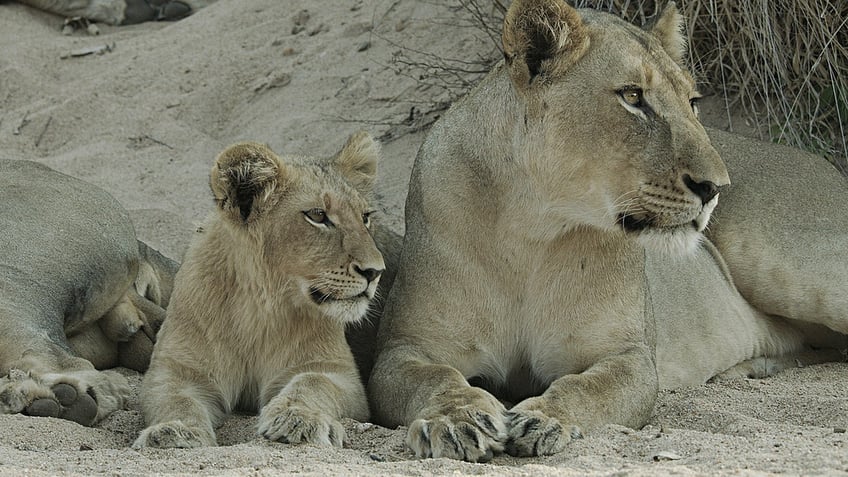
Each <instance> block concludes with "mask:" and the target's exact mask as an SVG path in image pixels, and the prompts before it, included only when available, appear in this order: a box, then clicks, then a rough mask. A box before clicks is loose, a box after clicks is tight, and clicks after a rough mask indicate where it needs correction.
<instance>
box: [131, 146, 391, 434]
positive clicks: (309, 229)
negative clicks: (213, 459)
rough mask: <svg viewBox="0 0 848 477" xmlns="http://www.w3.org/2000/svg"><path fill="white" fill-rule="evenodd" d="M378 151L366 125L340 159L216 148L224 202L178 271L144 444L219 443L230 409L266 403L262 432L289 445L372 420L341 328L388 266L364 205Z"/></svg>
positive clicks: (144, 393) (147, 401) (147, 399)
mask: <svg viewBox="0 0 848 477" xmlns="http://www.w3.org/2000/svg"><path fill="white" fill-rule="evenodd" d="M378 154H379V147H378V144H377V143H376V142H375V141H374V140H373V139H372V138H371V136H369V135H368V134H367V133H364V132H363V133H357V134H354V135H353V136H351V137H350V139H349V140H348V142H347V144H346V145H345V146H344V147H343V148H342V150H341V151H340V152H339V153H338V154H336V155H335V156H333V157H331V158H310V157H295V156H289V157H286V158H285V159H281V158H279V157H278V156H277V155H276V154H274V152H272V151H271V150H270V149H269V148H268V147H266V146H263V145H261V144H256V143H240V144H235V145H233V146H230V147H229V148H227V149H226V150H225V151H223V152H222V153H221V154H220V155H219V156H218V158H217V160H216V162H215V165H214V166H213V168H212V172H211V178H210V185H211V188H212V193H213V195H214V197H215V202H216V204H217V205H218V207H217V211H216V212H215V213H213V214H212V215H211V216H210V219H209V221H208V224H207V225H206V226H205V227H204V232H203V233H201V234H200V235H199V236H198V237H197V238H196V239H195V241H194V242H193V243H192V245H191V247H190V249H189V252H188V253H187V255H186V258H185V261H184V262H183V265H182V268H181V269H180V271H179V273H178V274H177V279H176V283H175V290H174V296H173V299H172V301H171V303H170V306H169V308H168V317H167V319H166V320H165V324H164V325H163V327H162V329H161V331H160V333H159V335H158V339H157V343H156V347H155V350H154V353H153V357H152V360H151V365H150V370H149V371H148V373H147V375H146V376H145V378H144V382H143V386H142V390H141V406H142V409H143V411H144V416H145V419H146V422H147V424H148V426H149V427H148V428H147V429H145V430H144V431H142V433H141V435H140V436H139V437H138V439H137V440H136V442H135V444H134V446H135V447H136V448H141V447H196V446H213V445H215V444H216V441H215V432H214V430H213V429H214V428H215V427H217V426H218V425H220V424H221V423H222V421H223V419H224V418H225V417H226V415H227V414H228V413H229V412H230V411H231V410H233V409H234V408H242V409H247V410H256V409H258V410H259V411H260V414H259V433H260V434H261V435H263V436H265V437H266V438H268V439H270V440H274V441H281V442H289V443H298V442H308V443H314V444H326V445H335V446H341V445H342V441H343V437H344V429H343V428H342V426H341V424H340V423H339V419H340V418H342V417H350V418H354V419H358V420H366V419H368V416H369V411H368V404H367V401H366V398H365V389H364V386H363V384H362V382H361V381H360V376H359V373H358V371H357V368H356V365H355V363H354V358H353V356H352V354H351V350H350V348H349V347H348V345H347V343H346V342H345V325H346V324H351V323H355V322H358V321H359V320H361V319H362V317H363V316H364V315H365V313H366V311H367V310H368V307H369V304H370V303H371V300H372V298H374V295H375V291H376V289H377V283H378V282H379V281H380V276H381V274H382V273H383V270H384V268H385V267H384V261H383V258H382V256H381V254H380V251H379V250H378V249H377V246H376V245H375V243H374V239H373V238H372V235H371V232H370V230H369V229H370V228H371V220H372V219H371V213H372V209H370V208H369V202H368V200H367V199H368V198H369V197H370V196H371V193H372V188H373V184H374V179H375V174H376V170H377V161H378Z"/></svg>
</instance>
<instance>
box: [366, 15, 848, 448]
mask: <svg viewBox="0 0 848 477" xmlns="http://www.w3.org/2000/svg"><path fill="white" fill-rule="evenodd" d="M680 24H681V19H680V17H679V14H678V13H677V11H676V9H675V8H674V7H673V6H672V7H670V8H667V9H666V10H665V11H664V12H663V14H662V16H661V18H659V19H658V20H657V21H656V22H655V23H654V26H653V27H652V28H651V29H650V30H648V31H643V30H640V29H638V28H636V27H634V26H632V25H629V24H626V23H624V22H623V21H621V20H619V19H617V18H615V17H613V16H611V15H608V14H605V13H600V12H596V11H591V10H579V11H577V10H573V9H571V7H569V6H568V5H566V3H565V2H563V1H561V0H514V1H513V2H512V4H511V7H510V11H509V12H508V14H507V16H506V21H505V25H504V50H505V54H506V59H505V62H503V63H501V64H499V65H498V66H496V67H495V69H494V70H493V71H492V72H491V73H490V75H489V76H488V77H487V78H486V79H484V80H483V82H482V83H481V84H480V85H479V86H478V87H477V88H476V89H475V90H474V91H472V92H471V93H470V94H469V95H468V96H466V97H465V98H464V99H462V100H461V101H459V102H458V103H457V104H455V105H454V106H453V107H452V108H451V110H450V111H448V113H446V114H445V115H444V116H443V118H442V119H441V120H440V121H439V122H438V123H437V124H435V125H434V126H433V129H432V130H431V132H430V134H429V135H428V137H427V139H426V140H425V142H424V144H423V145H422V147H421V150H420V151H419V154H418V157H417V159H416V162H415V166H414V168H413V172H412V178H411V182H410V190H409V196H408V199H407V204H406V230H407V232H406V237H405V241H404V249H403V252H402V256H401V263H402V264H403V266H402V268H401V269H400V270H399V271H398V274H397V278H396V280H395V284H394V287H393V289H392V291H391V293H390V295H389V298H388V301H387V303H386V310H385V315H384V317H383V322H382V323H381V328H380V340H379V341H380V344H379V347H380V349H379V353H378V356H377V358H376V362H375V366H374V370H373V372H372V375H371V379H370V381H369V386H368V389H369V396H370V398H371V399H372V400H373V402H372V406H373V407H372V410H373V412H374V415H375V419H376V420H377V421H378V422H379V423H381V424H384V425H388V426H397V425H406V426H409V431H408V438H407V442H408V443H409V445H410V446H411V447H412V449H413V450H414V451H415V453H416V454H417V455H418V456H422V457H450V458H457V459H464V460H468V461H485V460H487V459H489V458H491V457H492V455H493V454H495V453H497V452H500V451H505V452H507V453H509V454H511V455H516V456H524V455H541V454H551V453H555V452H559V451H562V450H563V449H564V448H565V446H566V445H567V443H568V442H569V440H570V439H572V438H574V437H576V436H579V435H580V432H581V429H582V430H591V429H593V428H595V427H596V426H599V425H602V424H607V423H616V424H622V425H626V426H641V425H643V424H644V423H645V422H646V421H647V419H648V417H649V416H650V415H651V411H652V407H653V404H654V400H655V398H656V393H657V389H658V388H670V387H677V386H687V385H695V384H700V383H703V382H704V381H706V380H707V379H709V378H710V377H712V376H715V375H717V374H720V373H723V372H725V371H727V372H728V373H730V374H735V375H739V374H741V373H744V374H763V373H766V372H773V371H775V370H776V369H778V368H779V365H781V364H782V365H784V366H785V365H786V364H787V363H791V362H792V360H791V359H784V357H786V356H789V355H788V354H787V353H795V352H798V351H802V350H804V348H803V345H804V339H805V337H806V336H810V334H805V333H808V332H807V330H805V329H803V328H804V326H799V325H798V323H797V322H790V321H789V320H787V319H783V318H779V317H776V316H770V315H767V314H766V312H768V313H773V314H781V315H782V316H785V317H788V318H795V319H810V321H815V322H817V323H824V324H828V325H829V326H832V327H833V328H835V329H840V328H839V327H838V326H835V325H832V324H830V323H829V322H827V321H826V320H824V319H813V318H812V317H811V316H810V314H809V313H808V312H809V310H810V308H811V306H808V305H806V304H804V305H799V307H798V308H799V309H798V310H795V311H797V313H794V314H782V313H778V310H775V309H768V308H766V309H757V308H755V307H753V306H752V305H751V304H749V302H748V301H746V300H745V298H743V296H742V295H741V294H740V293H739V291H737V289H736V287H735V285H734V279H733V277H731V275H730V274H729V272H728V271H730V272H732V273H733V274H734V275H735V274H736V273H737V272H736V268H737V265H740V264H741V265H742V266H743V267H744V266H745V264H746V261H747V262H748V263H750V262H756V263H757V264H761V265H765V264H769V266H771V265H770V264H774V263H775V262H777V263H780V261H781V259H780V258H778V256H777V255H773V254H772V252H769V251H765V250H761V251H759V252H755V253H752V254H751V255H750V256H749V257H744V255H745V253H750V250H749V249H748V247H746V248H745V249H744V250H739V251H735V252H734V253H733V254H732V255H733V257H734V261H733V262H731V263H730V264H729V265H726V264H725V262H724V259H723V258H722V256H721V252H723V251H724V250H725V249H727V250H730V249H732V248H733V247H734V246H733V243H734V242H733V236H729V237H727V238H723V239H721V240H718V241H717V243H718V245H719V249H716V247H714V246H713V244H712V243H711V242H709V241H707V240H706V239H705V238H704V237H703V235H702V232H703V231H704V230H705V227H706V226H707V223H708V220H709V219H710V216H711V213H712V211H713V208H714V207H715V206H716V203H717V196H714V195H713V192H714V191H715V190H717V188H718V187H722V190H724V192H722V194H724V193H725V192H727V193H728V194H729V195H732V194H733V193H734V192H733V191H734V186H730V185H729V176H728V171H727V169H726V167H725V165H724V163H723V162H722V160H721V159H720V157H719V154H718V152H717V151H716V149H715V148H714V147H713V146H712V145H711V142H710V139H709V137H708V135H707V131H705V129H704V128H703V127H702V126H701V124H700V123H699V121H698V119H697V114H696V110H695V108H693V107H692V106H691V105H690V102H692V101H693V99H694V98H696V97H697V92H696V91H695V89H694V82H693V80H692V77H691V75H690V74H689V73H688V72H687V71H686V70H685V69H683V68H682V67H681V65H680V61H679V60H680V59H681V58H683V57H684V52H683V51H682V50H681V48H682V45H683V41H682V39H681V37H680V34H679V31H677V28H678V26H679V25H680ZM564 35H565V36H566V37H565V38H564V37H563V36H564ZM575 38H580V39H581V40H579V41H577V40H574V39H575ZM733 151H734V150H733V148H727V149H724V150H723V151H722V152H723V153H724V154H730V155H732V154H733ZM783 154H784V155H786V152H785V151H784V152H783ZM767 159H770V157H762V158H761V159H760V161H759V163H758V165H757V166H751V165H743V166H741V167H742V168H745V167H748V168H754V167H756V168H759V169H760V171H763V170H765V171H767V165H765V166H764V165H763V164H764V163H765V161H766V160H767ZM734 164H735V163H734ZM762 173H763V172H761V174H762ZM819 173H820V174H824V175H826V174H830V179H829V180H828V181H824V182H827V184H828V186H827V187H825V188H824V189H818V188H816V187H815V186H812V187H808V188H806V189H804V191H802V192H801V195H803V194H804V193H806V194H807V195H808V196H815V194H819V193H821V194H827V195H829V196H832V197H833V198H834V202H837V203H839V202H840V201H841V203H842V204H843V205H844V203H846V200H848V191H846V188H845V183H844V179H842V178H839V177H838V176H836V177H833V176H834V174H835V172H834V171H833V170H832V169H831V170H830V171H829V172H827V171H824V172H819ZM765 174H766V176H767V175H768V173H767V172H765ZM730 176H731V177H732V174H731V175H730ZM787 177H791V173H790V174H787ZM810 177H811V178H815V177H816V175H815V173H814V174H811V175H810ZM786 180H791V179H786ZM840 180H841V181H842V182H839V181H840ZM764 182H765V183H768V182H769V181H768V180H766V181H764ZM813 182H814V181H813ZM834 184H835V185H834ZM737 187H739V188H740V189H741V188H743V187H744V184H742V185H740V186H737ZM789 187H792V186H789ZM766 188H767V186H764V188H763V189H762V190H760V191H759V192H766V193H767V194H768V193H771V194H780V193H781V191H779V190H778V191H772V192H768V191H767V189H766ZM766 202H767V201H759V203H760V204H761V205H763V207H761V208H760V209H755V210H754V211H752V212H751V213H752V214H763V215H765V214H772V213H773V214H775V215H776V216H778V217H779V216H780V215H779V214H783V213H784V211H782V210H774V209H769V208H768V207H767V204H766ZM784 202H786V201H780V203H784ZM738 207H746V205H745V204H740V205H738ZM842 210H844V208H839V207H838V206H834V207H833V208H829V209H827V210H826V211H822V212H821V213H823V214H826V215H827V217H828V220H832V222H833V224H834V225H833V226H830V225H827V224H826V222H827V220H821V221H820V223H819V224H818V226H819V227H823V228H824V229H825V230H827V231H828V236H829V237H832V238H828V240H830V241H832V244H831V245H828V246H825V247H813V248H814V249H816V250H817V251H816V252H815V253H810V254H807V255H809V256H812V257H817V258H815V260H814V261H812V262H811V263H809V264H803V263H798V264H797V266H798V267H801V268H805V269H807V271H813V270H815V268H814V266H815V265H820V264H822V263H823V262H825V261H826V260H831V261H834V262H836V264H835V265H833V266H831V267H828V268H827V269H828V270H830V271H832V274H831V275H829V276H828V279H829V280H832V281H833V284H832V286H826V284H824V283H822V282H821V281H820V280H819V279H816V278H814V277H812V276H810V278H809V279H810V280H812V282H813V289H814V291H816V296H817V298H816V300H815V301H817V302H820V303H823V304H826V305H827V306H821V307H820V308H822V309H823V310H825V309H826V311H827V313H829V314H830V318H831V320H832V322H836V323H838V324H839V325H840V326H843V327H844V326H845V324H846V323H848V316H846V307H845V306H844V297H845V296H846V290H845V283H848V265H846V263H845V253H844V251H845V248H844V247H845V241H846V234H848V224H846V221H848V218H846V215H845V214H844V213H843V212H841V211H842ZM732 213H733V211H732V210H731V211H729V214H730V215H732ZM802 213H803V212H792V213H790V214H791V220H790V221H789V222H788V223H787V222H785V221H781V222H780V223H779V224H777V226H774V225H772V226H764V227H762V228H756V229H755V230H752V231H751V233H750V235H749V236H750V237H751V238H752V241H751V243H750V244H749V246H757V245H761V244H762V243H763V242H766V243H767V242H768V241H770V240H771V241H773V242H776V243H783V242H782V241H787V239H785V238H784V237H785V236H791V235H792V234H793V232H792V231H784V230H783V227H786V226H788V227H790V230H794V229H791V227H793V226H795V225H799V226H800V227H801V228H804V227H806V223H808V222H809V220H807V221H806V222H803V221H802V222H798V223H795V222H794V219H795V217H796V216H800V215H801V214H802ZM768 220H769V219H768V218H766V217H763V218H762V219H761V220H760V221H759V222H756V224H757V227H759V226H760V224H761V223H762V222H763V221H768ZM726 222H727V223H728V226H732V227H733V229H732V232H731V233H732V234H735V233H739V234H746V233H748V232H746V231H745V230H744V223H742V222H739V223H735V221H732V220H730V219H728V220H727V221H726ZM772 222H773V220H772ZM715 227H718V228H720V227H721V223H717V224H715ZM814 230H815V229H813V230H811V231H810V232H809V233H808V234H806V235H805V238H806V239H809V240H810V241H812V242H813V243H815V242H817V241H818V240H819V239H817V238H816V232H815V231H814ZM716 236H718V235H716ZM788 242H789V243H790V244H794V248H796V249H797V248H806V245H803V244H799V243H795V242H793V241H792V240H791V239H789V240H788ZM840 245H841V246H842V247H843V248H842V249H841V251H840V249H839V248H838V246H840ZM783 248H791V247H783ZM795 253H796V254H799V252H795ZM737 260H738V261H737ZM840 267H841V268H840ZM778 268H781V267H780V265H778ZM782 268H783V269H782V270H781V271H782V272H783V273H784V275H789V276H791V275H792V274H793V273H796V272H795V269H793V268H791V267H782ZM761 270H762V271H758V272H756V274H755V276H754V277H747V276H746V277H745V278H744V279H743V280H740V281H743V282H744V283H740V289H743V290H747V289H748V288H750V287H759V286H766V287H768V285H769V284H768V283H766V282H767V281H768V276H767V273H768V270H769V268H768V267H765V269H763V267H761ZM789 281H790V282H792V284H793V285H800V283H795V282H794V281H793V280H791V279H790V280H789ZM788 288H791V287H785V286H777V287H776V288H774V287H773V288H772V289H771V290H770V291H765V292H760V293H756V292H753V293H751V294H750V295H748V294H747V293H746V297H748V296H751V297H752V298H754V297H757V296H758V295H761V296H760V298H761V299H762V300H764V301H769V300H771V299H772V298H774V297H775V296H776V295H777V296H779V295H781V294H782V293H783V292H784V291H786V290H787V289H788ZM801 295H803V293H801V292H800V289H798V290H795V291H794V292H792V293H791V294H789V295H788V297H786V298H788V299H786V300H784V302H790V301H792V302H794V300H796V299H799V297H800V296H801ZM802 301H803V300H802ZM752 302H753V303H755V304H756V303H757V301H755V300H753V299H752ZM807 302H809V300H807ZM757 306H759V305H757ZM840 306H841V308H840ZM781 310H788V307H784V308H782V309H781ZM823 312H824V311H823ZM824 334H825V335H830V338H833V337H834V335H833V333H832V332H825V333H824ZM836 338H837V339H836V340H835V341H833V340H832V341H831V342H832V343H834V342H835V343H839V341H838V338H839V337H838V336H836ZM843 343H844V342H843ZM843 345H844V344H843ZM774 356H776V357H779V359H778V360H775V363H774V364H775V365H776V366H770V365H766V366H763V365H761V363H759V362H758V361H757V360H756V359H752V358H758V357H774ZM821 356H822V355H819V354H814V356H813V358H814V359H820V358H821ZM827 356H829V357H833V356H834V354H833V353H830V354H827ZM746 360H750V361H746ZM740 363H742V364H740ZM737 365H738V366H737ZM509 403H517V404H515V405H514V406H511V404H509ZM510 406H511V407H510Z"/></svg>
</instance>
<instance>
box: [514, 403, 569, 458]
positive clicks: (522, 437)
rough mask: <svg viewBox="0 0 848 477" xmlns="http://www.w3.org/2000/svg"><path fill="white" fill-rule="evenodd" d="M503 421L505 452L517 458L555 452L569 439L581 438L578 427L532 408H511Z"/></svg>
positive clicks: (563, 447) (561, 448)
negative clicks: (504, 427) (505, 439)
mask: <svg viewBox="0 0 848 477" xmlns="http://www.w3.org/2000/svg"><path fill="white" fill-rule="evenodd" d="M506 423H507V428H508V430H507V435H508V437H507V441H506V453H507V454H509V455H512V456H516V457H526V456H536V455H551V454H556V453H557V452H561V451H562V450H563V449H565V445H566V444H568V443H569V442H570V441H571V440H572V439H579V438H582V437H583V435H582V434H581V432H580V429H579V428H578V427H577V426H564V425H563V424H562V423H561V422H560V421H559V419H556V418H553V417H549V416H546V415H545V414H544V413H542V412H540V411H535V410H521V409H513V410H510V411H508V412H507V413H506Z"/></svg>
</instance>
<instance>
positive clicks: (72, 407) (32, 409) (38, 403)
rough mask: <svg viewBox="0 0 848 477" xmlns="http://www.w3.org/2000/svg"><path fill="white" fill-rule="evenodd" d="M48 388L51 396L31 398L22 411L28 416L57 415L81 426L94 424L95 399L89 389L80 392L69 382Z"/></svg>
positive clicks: (95, 414) (95, 416) (95, 412)
mask: <svg viewBox="0 0 848 477" xmlns="http://www.w3.org/2000/svg"><path fill="white" fill-rule="evenodd" d="M50 390H51V391H52V393H53V397H49V398H40V399H35V400H33V401H32V402H31V403H30V404H29V405H28V406H27V407H26V409H25V410H24V413H25V414H27V415H30V416H39V417H59V418H62V419H67V420H69V421H74V422H76V423H78V424H82V425H83V426H90V425H92V424H94V421H95V419H96V418H97V401H96V400H95V399H94V396H93V395H92V394H93V393H92V392H91V390H90V389H89V390H88V392H84V393H81V392H78V391H77V389H76V388H75V387H73V386H71V385H70V384H67V383H58V384H55V385H54V386H53V387H52V388H50Z"/></svg>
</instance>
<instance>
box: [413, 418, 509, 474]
mask: <svg viewBox="0 0 848 477" xmlns="http://www.w3.org/2000/svg"><path fill="white" fill-rule="evenodd" d="M505 436H506V433H505V426H504V422H503V417H502V416H500V415H492V414H489V413H487V412H484V411H482V410H480V409H477V408H475V407H473V406H461V407H460V408H458V409H456V410H455V411H454V412H452V413H450V415H447V416H438V417H435V418H432V419H417V420H415V421H413V422H412V424H411V425H410V426H409V433H408V434H407V438H406V441H407V444H408V445H409V447H410V448H412V450H413V451H415V454H416V455H417V456H418V457H449V458H451V459H461V460H465V461H468V462H488V461H490V460H492V457H494V455H495V454H496V453H499V452H501V451H503V441H504V438H505Z"/></svg>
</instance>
